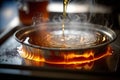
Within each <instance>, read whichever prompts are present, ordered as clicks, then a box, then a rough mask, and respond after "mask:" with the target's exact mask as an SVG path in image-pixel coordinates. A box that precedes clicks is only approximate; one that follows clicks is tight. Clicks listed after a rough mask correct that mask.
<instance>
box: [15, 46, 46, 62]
mask: <svg viewBox="0 0 120 80" xmlns="http://www.w3.org/2000/svg"><path fill="white" fill-rule="evenodd" d="M17 51H18V52H19V54H20V56H21V57H23V58H27V59H29V60H34V61H40V62H45V59H44V57H43V55H42V54H41V53H42V51H41V50H39V49H35V48H27V47H26V46H23V45H22V46H20V47H18V50H17Z"/></svg>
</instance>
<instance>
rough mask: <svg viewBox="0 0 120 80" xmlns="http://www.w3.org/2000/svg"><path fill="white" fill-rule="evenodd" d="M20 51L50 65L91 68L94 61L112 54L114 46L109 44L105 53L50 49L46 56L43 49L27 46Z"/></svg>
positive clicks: (31, 58)
mask: <svg viewBox="0 0 120 80" xmlns="http://www.w3.org/2000/svg"><path fill="white" fill-rule="evenodd" d="M18 52H19V53H20V55H21V56H22V57H23V58H27V59H30V60H34V61H39V62H44V63H47V64H49V65H56V66H64V67H65V66H66V67H73V68H81V66H82V67H83V68H85V69H91V68H92V67H93V62H94V61H96V60H99V59H101V58H103V57H106V56H110V55H112V48H111V47H110V46H108V47H107V48H106V50H105V51H104V52H103V53H100V54H95V52H94V51H93V50H87V51H85V52H84V53H82V54H79V53H76V52H74V51H71V52H70V51H69V52H63V51H59V52H57V53H56V52H55V51H50V52H49V55H47V57H45V55H44V54H47V53H44V54H43V51H41V50H40V49H31V50H28V48H26V47H25V46H21V47H19V48H18Z"/></svg>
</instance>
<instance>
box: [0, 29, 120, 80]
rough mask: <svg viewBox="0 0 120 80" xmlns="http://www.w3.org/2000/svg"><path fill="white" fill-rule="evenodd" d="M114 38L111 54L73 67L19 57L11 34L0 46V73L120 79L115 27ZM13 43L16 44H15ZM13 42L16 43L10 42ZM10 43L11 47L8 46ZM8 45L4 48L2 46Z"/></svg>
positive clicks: (33, 76)
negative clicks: (75, 67)
mask: <svg viewBox="0 0 120 80" xmlns="http://www.w3.org/2000/svg"><path fill="white" fill-rule="evenodd" d="M116 33H117V35H118V37H117V39H116V40H115V41H114V42H113V43H112V44H110V46H111V47H112V49H113V54H112V55H111V56H107V57H104V58H102V59H99V60H97V61H94V62H92V63H89V64H86V65H84V66H87V67H91V69H86V68H83V67H82V66H81V67H80V68H79V69H73V68H71V67H70V66H62V67H61V66H56V65H48V64H45V63H42V62H35V61H31V60H27V59H24V58H22V57H21V56H20V55H19V54H18V52H17V48H16V46H19V45H20V44H19V43H17V42H16V41H15V39H14V37H13V36H11V37H10V38H9V39H8V40H7V41H6V42H5V43H4V44H3V45H2V46H1V48H0V50H1V52H0V53H1V54H0V76H2V77H4V78H6V76H7V78H11V79H13V80H14V79H15V78H16V77H17V78H18V77H19V76H20V80H21V79H57V80H58V79H60V80H61V79H68V80H73V79H94V80H98V78H99V79H100V80H104V79H110V80H113V79H120V77H119V76H118V74H119V72H120V66H119V64H120V43H119V40H120V33H119V30H116ZM15 43H16V44H15ZM13 44H15V45H13ZM11 45H13V46H11ZM6 46H7V48H5V47H6Z"/></svg>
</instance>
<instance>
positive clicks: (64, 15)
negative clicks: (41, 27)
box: [62, 0, 69, 47]
mask: <svg viewBox="0 0 120 80" xmlns="http://www.w3.org/2000/svg"><path fill="white" fill-rule="evenodd" d="M68 3H69V0H63V22H62V41H63V46H62V47H65V33H64V31H65V19H66V11H67V5H68Z"/></svg>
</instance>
